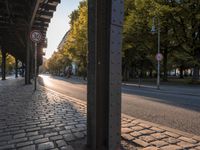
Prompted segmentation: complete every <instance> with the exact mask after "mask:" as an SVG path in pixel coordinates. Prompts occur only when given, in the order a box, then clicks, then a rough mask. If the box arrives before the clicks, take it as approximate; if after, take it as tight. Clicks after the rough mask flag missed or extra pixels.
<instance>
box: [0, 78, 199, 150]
mask: <svg viewBox="0 0 200 150" xmlns="http://www.w3.org/2000/svg"><path fill="white" fill-rule="evenodd" d="M85 137H86V103H84V102H83V101H79V100H77V99H74V98H71V97H67V96H65V95H61V94H59V93H56V92H54V91H51V90H48V89H45V88H42V87H40V89H39V90H38V91H37V92H33V86H32V85H28V86H24V85H23V83H22V80H7V81H0V150H6V149H9V150H14V149H17V150H45V149H47V150H59V149H60V150H77V147H79V146H77V144H76V143H74V142H76V141H79V140H84V139H85ZM84 141H85V140H84ZM122 147H123V149H127V150H135V149H144V150H157V149H161V150H176V149H191V150H192V149H196V150H200V137H198V136H195V135H191V134H188V133H185V132H181V131H178V130H174V129H171V128H167V127H164V126H161V125H158V124H154V123H150V122H146V121H143V120H139V119H136V118H133V117H130V116H127V115H122Z"/></svg>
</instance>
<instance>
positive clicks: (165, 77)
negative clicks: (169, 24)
mask: <svg viewBox="0 0 200 150" xmlns="http://www.w3.org/2000/svg"><path fill="white" fill-rule="evenodd" d="M167 55H168V50H167V49H165V50H164V58H163V70H164V76H163V81H167V71H168V70H167V62H168V57H167Z"/></svg>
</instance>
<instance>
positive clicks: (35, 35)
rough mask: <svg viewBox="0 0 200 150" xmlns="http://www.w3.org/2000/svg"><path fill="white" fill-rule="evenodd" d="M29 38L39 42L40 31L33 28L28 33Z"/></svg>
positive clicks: (40, 37)
mask: <svg viewBox="0 0 200 150" xmlns="http://www.w3.org/2000/svg"><path fill="white" fill-rule="evenodd" d="M30 38H31V40H32V41H33V42H35V43H39V42H40V41H41V40H42V33H41V32H40V31H38V30H33V31H32V32H31V33H30Z"/></svg>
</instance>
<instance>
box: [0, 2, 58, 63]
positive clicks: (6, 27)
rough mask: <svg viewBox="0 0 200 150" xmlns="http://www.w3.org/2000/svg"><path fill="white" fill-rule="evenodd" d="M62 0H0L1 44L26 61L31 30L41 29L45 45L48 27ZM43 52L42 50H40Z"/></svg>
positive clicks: (42, 44)
mask: <svg viewBox="0 0 200 150" xmlns="http://www.w3.org/2000/svg"><path fill="white" fill-rule="evenodd" d="M59 3H60V0H0V46H1V48H2V49H4V50H5V51H6V52H8V53H10V54H12V55H13V56H15V57H17V58H18V59H20V60H22V61H24V62H25V59H26V51H27V49H26V45H27V39H28V38H29V32H30V31H31V30H32V29H37V30H40V31H41V32H42V34H43V37H44V38H43V39H44V40H43V41H42V42H41V43H40V44H39V45H38V48H39V50H40V51H41V50H42V48H43V47H44V41H45V38H46V32H47V28H48V26H49V23H50V20H51V18H52V17H53V12H54V11H55V10H56V7H57V5H58V4H59ZM40 54H42V52H40Z"/></svg>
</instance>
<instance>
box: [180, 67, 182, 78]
mask: <svg viewBox="0 0 200 150" xmlns="http://www.w3.org/2000/svg"><path fill="white" fill-rule="evenodd" d="M180 78H181V79H183V66H180Z"/></svg>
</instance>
